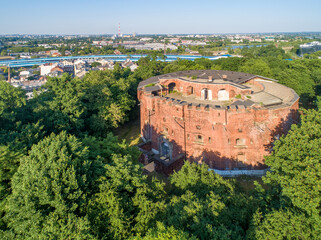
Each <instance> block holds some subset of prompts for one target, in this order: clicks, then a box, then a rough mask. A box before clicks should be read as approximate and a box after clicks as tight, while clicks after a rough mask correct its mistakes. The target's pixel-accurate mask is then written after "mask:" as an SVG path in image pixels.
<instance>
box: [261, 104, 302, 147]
mask: <svg viewBox="0 0 321 240" xmlns="http://www.w3.org/2000/svg"><path fill="white" fill-rule="evenodd" d="M299 121H300V114H299V111H298V110H293V109H291V111H290V113H289V114H288V115H287V116H286V118H282V119H281V121H280V122H279V124H278V125H277V126H276V127H275V128H274V129H269V130H270V142H269V143H268V144H266V145H264V146H265V149H266V151H268V152H272V151H273V147H274V143H275V141H276V140H278V139H280V137H282V136H286V135H287V133H288V132H289V131H290V129H291V126H292V125H293V124H298V123H299Z"/></svg>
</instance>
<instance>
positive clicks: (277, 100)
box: [138, 70, 299, 108]
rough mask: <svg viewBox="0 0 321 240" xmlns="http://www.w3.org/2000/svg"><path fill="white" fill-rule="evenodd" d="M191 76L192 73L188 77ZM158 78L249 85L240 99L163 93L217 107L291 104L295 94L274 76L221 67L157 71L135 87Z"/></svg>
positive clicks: (296, 96) (180, 99)
mask: <svg viewBox="0 0 321 240" xmlns="http://www.w3.org/2000/svg"><path fill="white" fill-rule="evenodd" d="M192 76H195V77H193V79H192ZM209 76H211V77H212V79H213V81H211V82H209ZM223 76H224V79H223ZM160 79H179V80H182V81H192V82H199V83H206V84H231V85H235V86H236V87H238V88H241V89H250V90H251V92H252V93H251V94H246V95H244V96H243V99H241V98H236V97H234V98H230V100H228V101H218V100H202V99H200V98H199V97H196V96H195V95H194V94H192V95H188V96H185V95H182V94H180V93H169V94H167V95H165V97H169V98H173V99H176V100H179V101H182V102H183V101H184V102H187V103H192V104H202V105H215V106H221V107H228V106H232V105H244V106H245V107H252V106H254V105H256V106H258V105H259V106H260V107H265V108H271V107H273V108H278V107H282V106H284V105H292V104H293V103H294V102H295V101H296V100H297V99H298V98H299V96H298V95H297V94H296V93H295V91H294V90H293V89H291V88H288V87H286V86H284V85H281V84H279V83H277V82H276V80H274V79H270V78H265V77H262V76H258V75H253V74H247V73H240V72H232V71H223V70H191V71H181V72H175V73H169V74H164V75H159V76H155V77H152V78H149V79H147V80H145V81H142V82H141V83H140V84H139V86H138V88H143V87H144V86H146V85H148V84H156V83H158V82H159V80H160ZM252 79H255V80H254V81H255V82H256V83H257V84H256V85H254V84H250V83H249V82H248V81H249V80H252ZM258 85H259V86H261V87H259V86H258ZM144 89H145V91H149V92H152V91H158V90H160V89H161V86H160V85H152V86H148V87H145V88H144Z"/></svg>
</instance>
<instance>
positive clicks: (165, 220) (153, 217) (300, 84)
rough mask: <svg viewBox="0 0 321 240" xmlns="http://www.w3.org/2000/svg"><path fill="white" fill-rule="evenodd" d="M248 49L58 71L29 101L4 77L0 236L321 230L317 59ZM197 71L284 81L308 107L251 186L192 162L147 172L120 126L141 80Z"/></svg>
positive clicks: (268, 235)
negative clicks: (79, 74) (168, 172)
mask: <svg viewBox="0 0 321 240" xmlns="http://www.w3.org/2000/svg"><path fill="white" fill-rule="evenodd" d="M242 51H244V52H243V54H244V55H245V57H243V58H238V57H233V58H227V59H219V60H216V61H210V60H208V59H197V60H195V61H194V62H191V61H187V60H177V61H175V62H172V63H166V62H163V61H156V55H151V56H148V57H146V58H142V59H140V60H139V62H138V64H139V68H138V69H137V70H136V71H135V72H134V73H132V72H131V71H130V70H129V69H121V68H120V67H119V66H118V65H116V66H115V69H114V70H106V71H92V72H89V73H88V74H87V75H86V76H85V77H84V78H83V79H78V78H72V77H70V76H69V75H63V76H62V77H61V78H50V79H49V80H48V82H47V83H46V85H45V88H44V89H43V91H42V92H40V93H38V94H36V96H35V97H34V98H33V99H31V100H26V98H25V94H24V92H23V91H22V90H20V89H18V88H14V87H12V86H11V85H9V84H8V83H6V82H4V81H0V217H1V219H0V236H1V239H137V240H138V239H319V236H320V235H321V224H320V223H321V219H320V204H321V198H320V196H321V195H320V193H321V187H320V186H321V185H320V183H321V175H320V172H321V162H320V159H321V151H320V149H321V141H320V139H321V131H320V129H321V112H320V106H321V101H320V99H321V90H320V89H321V77H320V76H321V60H318V59H299V60H293V61H290V60H286V59H287V58H288V56H287V55H286V54H285V52H284V51H283V50H282V49H279V48H276V47H274V46H267V47H263V48H249V49H244V50H242ZM191 69H224V70H231V71H243V72H249V73H252V74H259V75H263V76H266V77H270V78H274V79H277V80H279V82H280V83H281V84H285V85H286V86H289V87H291V88H293V89H294V90H295V91H296V92H297V93H298V94H299V95H300V97H301V107H302V108H307V109H308V110H304V109H303V110H302V116H301V121H300V123H298V124H297V125H293V126H292V129H291V130H290V132H289V133H288V134H287V136H283V137H281V138H280V140H277V141H275V142H274V148H273V152H272V154H271V156H269V157H267V158H266V164H267V165H268V166H269V167H270V168H271V172H269V173H268V174H267V175H266V176H265V177H264V178H263V179H262V180H259V181H258V182H256V183H255V185H256V187H255V188H251V187H250V186H249V185H250V184H251V181H248V180H247V179H246V178H241V179H224V178H222V177H220V176H219V175H216V174H214V173H213V172H211V171H208V167H207V166H206V165H205V164H203V165H197V164H195V163H194V164H190V163H188V162H187V163H185V165H184V166H183V168H182V170H181V171H179V172H177V173H174V174H173V175H172V176H171V177H170V178H168V179H165V180H159V179H158V178H155V177H152V176H146V175H143V174H142V166H141V165H140V164H139V163H138V161H137V159H138V156H139V152H138V150H137V148H136V147H130V146H128V145H127V143H126V142H120V141H119V140H118V139H117V137H115V136H114V135H113V133H112V132H113V131H114V130H115V129H116V128H118V127H119V126H122V125H123V124H124V123H126V122H128V121H132V120H133V119H136V118H137V117H138V116H137V99H136V89H137V85H138V83H139V81H141V80H145V79H147V78H149V77H152V76H155V75H159V74H164V73H168V72H174V71H181V70H191ZM160 179H163V178H160Z"/></svg>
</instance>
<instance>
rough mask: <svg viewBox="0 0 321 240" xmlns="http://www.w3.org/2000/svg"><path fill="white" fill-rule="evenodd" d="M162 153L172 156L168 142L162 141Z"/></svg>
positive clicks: (165, 155)
mask: <svg viewBox="0 0 321 240" xmlns="http://www.w3.org/2000/svg"><path fill="white" fill-rule="evenodd" d="M161 155H162V156H163V157H166V158H169V157H170V148H169V144H168V143H167V142H162V144H161Z"/></svg>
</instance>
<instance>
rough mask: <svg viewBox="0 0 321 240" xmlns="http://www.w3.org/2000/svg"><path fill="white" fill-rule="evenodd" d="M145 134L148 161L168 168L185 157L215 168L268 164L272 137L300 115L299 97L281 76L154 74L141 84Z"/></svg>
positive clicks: (203, 72) (176, 166)
mask: <svg viewBox="0 0 321 240" xmlns="http://www.w3.org/2000/svg"><path fill="white" fill-rule="evenodd" d="M138 99H139V101H140V116H141V136H142V138H143V140H145V141H146V142H148V144H149V145H150V149H151V150H150V154H149V155H148V156H149V158H150V159H149V160H148V161H154V162H155V168H156V170H157V171H161V172H164V173H165V174H170V173H172V171H173V170H179V168H180V167H181V166H182V164H183V161H184V160H185V159H186V160H189V161H195V162H198V163H200V164H201V163H206V164H208V165H209V167H210V168H212V169H219V170H231V169H247V170H251V169H264V168H266V166H265V165H264V156H265V155H268V154H269V153H270V151H271V150H272V147H273V141H274V140H275V139H278V138H279V137H280V136H281V135H282V134H286V133H287V132H288V130H289V129H290V126H291V124H293V123H297V121H298V119H299V115H298V107H299V105H298V104H299V97H298V95H297V94H296V93H295V92H294V91H293V90H292V89H290V88H288V87H285V86H283V85H281V84H278V83H277V81H276V80H274V79H269V78H266V77H262V76H257V75H252V74H246V73H240V72H231V71H221V70H193V71H182V72H176V73H170V74H165V75H160V76H156V77H152V78H149V79H147V80H145V81H142V82H141V83H140V84H139V86H138Z"/></svg>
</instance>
